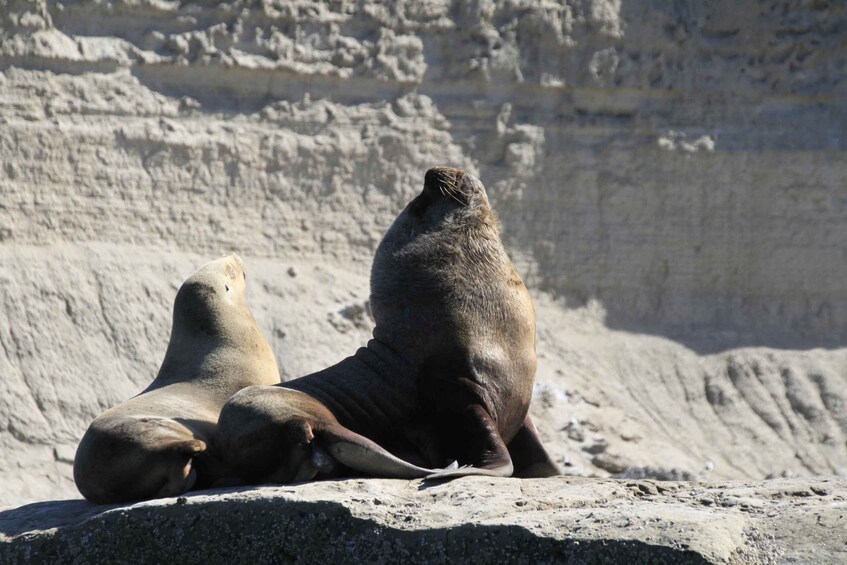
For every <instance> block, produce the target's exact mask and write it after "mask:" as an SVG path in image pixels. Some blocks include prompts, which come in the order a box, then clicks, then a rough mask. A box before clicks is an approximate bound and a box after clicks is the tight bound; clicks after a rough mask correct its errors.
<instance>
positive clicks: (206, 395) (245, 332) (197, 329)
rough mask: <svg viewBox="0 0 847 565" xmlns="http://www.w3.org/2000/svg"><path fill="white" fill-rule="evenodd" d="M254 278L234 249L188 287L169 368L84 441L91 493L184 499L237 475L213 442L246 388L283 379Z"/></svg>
mask: <svg viewBox="0 0 847 565" xmlns="http://www.w3.org/2000/svg"><path fill="white" fill-rule="evenodd" d="M245 281H246V273H245V271H244V264H243V263H242V261H241V259H240V258H239V257H238V256H237V255H235V254H232V255H227V256H225V257H222V258H220V259H218V260H216V261H212V262H210V263H207V264H206V265H204V266H202V267H201V268H200V269H199V270H198V271H197V272H195V273H194V274H193V275H191V276H190V277H189V278H188V279H187V280H186V281H185V282H184V283H183V284H182V286H181V287H180V289H179V292H177V295H176V299H175V301H174V309H173V312H174V313H173V327H172V329H171V337H170V341H169V343H168V349H167V352H166V353H165V359H164V361H163V362H162V366H161V368H160V369H159V374H158V375H157V376H156V378H155V380H154V381H153V382H152V383H151V384H150V386H148V387H147V388H146V389H145V390H144V391H143V392H142V393H140V394H139V395H138V396H136V397H134V398H132V399H130V400H127V401H126V402H123V403H121V404H119V405H117V406H115V407H114V408H110V409H109V410H107V411H105V412H104V413H103V414H101V415H100V416H98V417H97V418H96V419H95V420H94V422H92V423H91V425H90V426H89V427H88V430H87V431H86V432H85V435H84V436H83V438H82V440H81V441H80V443H79V447H78V448H77V452H76V457H75V458H74V481H75V482H76V485H77V488H78V489H79V491H80V493H82V495H83V496H84V497H85V498H87V499H88V500H90V501H91V502H94V503H98V504H106V503H118V502H128V501H133V500H145V499H150V498H161V497H166V496H175V495H178V494H181V493H183V492H185V491H187V490H190V489H191V488H194V487H195V486H197V487H201V488H203V487H207V486H211V485H212V484H213V483H214V482H215V481H217V480H219V479H222V478H224V476H225V475H228V474H229V473H228V472H227V471H226V470H225V467H224V465H223V463H222V462H221V460H220V458H219V456H218V455H217V454H216V453H215V452H214V450H213V445H212V439H213V436H214V430H215V427H216V423H217V421H218V415H219V414H220V411H221V407H222V406H223V405H224V403H225V402H226V401H227V400H228V399H229V398H230V397H231V396H232V395H233V394H235V393H236V392H237V391H238V390H240V389H242V388H244V387H246V386H249V385H257V384H264V385H271V384H275V383H279V370H278V369H277V365H276V359H275V358H274V355H273V352H272V351H271V348H270V347H269V346H268V343H267V342H266V341H265V339H264V337H263V336H262V333H261V331H260V330H259V328H258V327H257V326H256V321H255V319H254V318H253V315H252V314H251V312H250V309H249V307H248V306H247V302H246V300H245V296H244V291H245Z"/></svg>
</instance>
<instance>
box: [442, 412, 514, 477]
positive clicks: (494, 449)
mask: <svg viewBox="0 0 847 565" xmlns="http://www.w3.org/2000/svg"><path fill="white" fill-rule="evenodd" d="M465 418H466V421H465V426H466V427H465V430H464V431H465V432H466V433H468V434H469V435H470V439H469V445H468V448H469V453H470V457H469V458H468V460H470V461H471V462H472V465H471V466H463V467H459V468H458V469H444V470H441V471H438V472H437V473H433V474H431V475H427V477H426V480H442V479H454V478H456V477H465V476H468V475H484V476H488V477H511V476H512V472H513V470H514V467H513V465H512V458H511V456H510V455H509V450H508V449H507V448H506V444H505V443H503V438H501V437H500V432H499V431H498V429H497V424H495V423H494V420H492V419H491V416H489V415H488V412H486V411H485V409H484V408H483V407H482V406H480V405H479V404H472V405H470V406H468V408H467V409H466V411H465Z"/></svg>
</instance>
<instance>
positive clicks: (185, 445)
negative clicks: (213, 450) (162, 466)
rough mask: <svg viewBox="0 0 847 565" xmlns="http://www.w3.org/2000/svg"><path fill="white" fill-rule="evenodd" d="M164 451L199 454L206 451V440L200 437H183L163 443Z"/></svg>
mask: <svg viewBox="0 0 847 565" xmlns="http://www.w3.org/2000/svg"><path fill="white" fill-rule="evenodd" d="M162 451H171V452H174V453H179V454H180V455H192V456H193V455H197V454H198V453H202V452H203V451H206V442H205V441H202V440H199V439H181V440H175V441H171V442H168V443H166V444H163V445H162Z"/></svg>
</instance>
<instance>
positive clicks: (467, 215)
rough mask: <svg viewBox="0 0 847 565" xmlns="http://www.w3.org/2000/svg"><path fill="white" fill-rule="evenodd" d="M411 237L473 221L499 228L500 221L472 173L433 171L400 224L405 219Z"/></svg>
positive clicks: (402, 216) (446, 170)
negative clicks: (417, 233) (446, 226)
mask: <svg viewBox="0 0 847 565" xmlns="http://www.w3.org/2000/svg"><path fill="white" fill-rule="evenodd" d="M404 216H405V220H406V224H407V226H408V227H409V228H411V230H412V231H411V233H412V234H414V233H416V230H415V228H418V230H421V229H423V230H433V229H440V228H442V227H444V226H445V223H446V224H450V223H454V224H455V223H459V222H468V221H472V224H473V225H474V226H475V225H477V224H478V223H480V222H482V223H485V224H492V225H494V227H495V228H496V225H497V218H496V217H495V216H494V212H493V210H492V209H491V205H490V204H489V203H488V195H487V194H486V193H485V187H484V186H483V185H482V182H480V180H479V179H478V178H476V177H475V176H473V175H472V174H470V173H466V172H465V171H462V170H460V169H454V168H451V167H434V168H432V169H429V170H428V171H427V172H426V174H425V175H424V187H423V190H422V191H421V193H420V194H419V195H418V196H417V197H416V198H415V199H414V200H412V201H411V202H410V203H409V204H408V206H406V209H405V210H404V211H403V213H402V214H401V215H400V217H399V218H398V220H401V219H404Z"/></svg>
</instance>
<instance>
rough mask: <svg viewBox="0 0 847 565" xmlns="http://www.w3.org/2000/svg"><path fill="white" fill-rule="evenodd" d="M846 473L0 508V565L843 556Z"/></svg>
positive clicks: (334, 489) (253, 493) (846, 550)
mask: <svg viewBox="0 0 847 565" xmlns="http://www.w3.org/2000/svg"><path fill="white" fill-rule="evenodd" d="M845 527H847V478H841V477H838V478H810V479H779V480H773V481H764V482H732V483H701V484H698V483H681V482H653V481H618V480H608V479H585V478H573V477H561V478H556V479H545V480H518V479H490V478H482V477H468V478H463V479H458V480H455V481H452V482H449V483H444V484H434V485H431V484H424V483H422V482H421V481H399V480H374V479H368V480H347V481H328V482H320V483H310V484H303V485H297V486H285V487H260V488H252V489H248V488H243V489H230V490H218V491H205V492H199V493H196V494H192V495H190V496H185V497H180V498H171V499H162V500H156V501H151V502H143V503H138V504H134V505H130V506H93V505H90V504H88V503H86V502H84V501H80V500H71V501H58V502H44V503H36V504H30V505H27V506H22V507H20V508H17V509H14V510H7V511H5V512H0V562H3V563H9V564H12V563H24V562H57V561H60V562H70V561H73V562H76V563H88V562H97V563H106V562H140V561H144V562H156V561H168V562H192V563H194V562H202V563H214V562H235V561H241V562H252V563H265V562H278V561H305V562H339V561H357V562H384V561H402V562H406V563H424V562H427V563H430V562H443V561H467V560H469V559H472V560H473V561H474V562H478V563H490V562H498V563H508V562H550V561H562V560H569V562H576V563H598V562H628V563H638V562H650V563H746V562H751V563H763V562H764V563H779V562H791V563H797V562H800V563H811V562H814V563H843V562H847V538H845V535H844V532H845Z"/></svg>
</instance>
